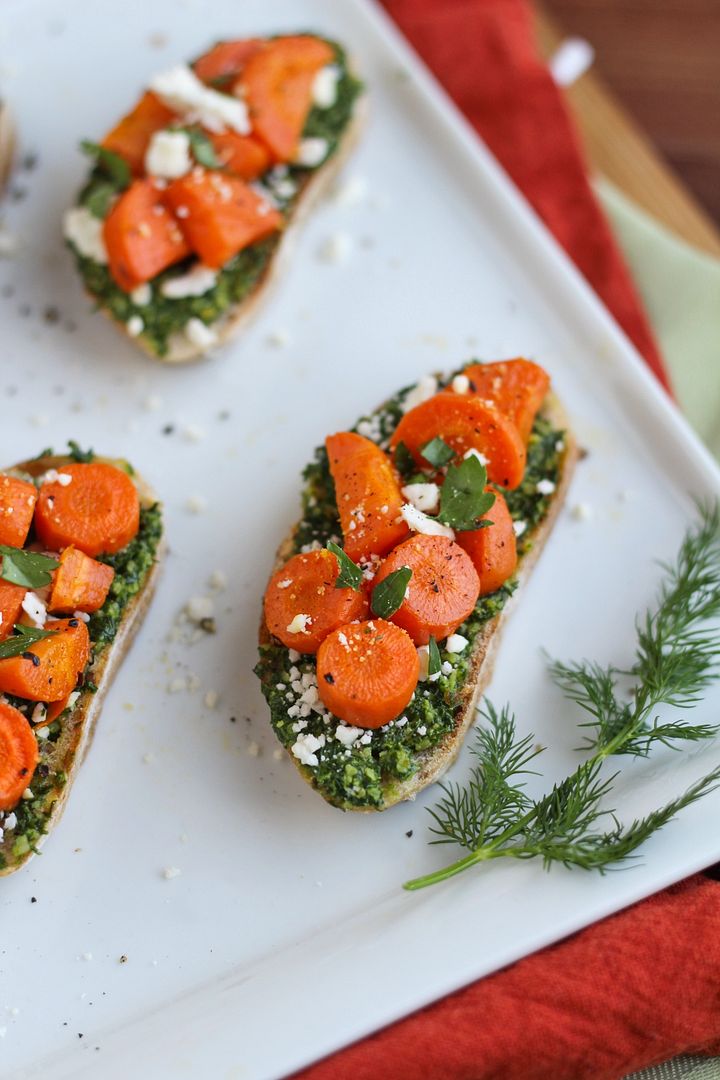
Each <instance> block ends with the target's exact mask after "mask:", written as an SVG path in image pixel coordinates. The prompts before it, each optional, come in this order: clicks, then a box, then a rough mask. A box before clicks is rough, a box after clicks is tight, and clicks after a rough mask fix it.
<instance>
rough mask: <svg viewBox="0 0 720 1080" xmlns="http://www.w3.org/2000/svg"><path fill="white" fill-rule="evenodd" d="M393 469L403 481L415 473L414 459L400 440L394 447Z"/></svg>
mask: <svg viewBox="0 0 720 1080" xmlns="http://www.w3.org/2000/svg"><path fill="white" fill-rule="evenodd" d="M395 468H396V469H397V471H398V472H399V473H400V475H401V476H402V477H403V478H404V479H405V478H407V477H408V476H410V475H412V473H414V472H415V458H414V457H413V456H412V454H411V453H410V451H409V450H408V448H407V446H406V445H405V443H404V442H402V440H401V441H400V442H399V443H398V444H397V446H396V447H395Z"/></svg>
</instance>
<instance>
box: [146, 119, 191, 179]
mask: <svg viewBox="0 0 720 1080" xmlns="http://www.w3.org/2000/svg"><path fill="white" fill-rule="evenodd" d="M192 167H193V159H192V157H191V155H190V136H189V135H188V134H187V132H186V131H156V132H155V134H154V135H153V136H152V138H151V139H150V142H149V144H148V148H147V150H146V152H145V171H146V172H147V173H148V174H149V175H150V176H162V177H163V178H165V179H167V180H176V179H177V178H178V177H179V176H185V174H186V173H189V172H190V170H191V169H192Z"/></svg>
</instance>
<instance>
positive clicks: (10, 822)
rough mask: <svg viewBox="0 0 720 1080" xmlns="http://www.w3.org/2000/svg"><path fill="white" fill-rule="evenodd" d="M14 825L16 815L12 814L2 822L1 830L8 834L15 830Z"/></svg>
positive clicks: (15, 823)
mask: <svg viewBox="0 0 720 1080" xmlns="http://www.w3.org/2000/svg"><path fill="white" fill-rule="evenodd" d="M16 825H17V814H14V813H13V814H8V815H7V817H6V818H5V820H4V821H3V828H4V829H7V830H8V832H10V831H11V830H12V829H14V828H15V826H16Z"/></svg>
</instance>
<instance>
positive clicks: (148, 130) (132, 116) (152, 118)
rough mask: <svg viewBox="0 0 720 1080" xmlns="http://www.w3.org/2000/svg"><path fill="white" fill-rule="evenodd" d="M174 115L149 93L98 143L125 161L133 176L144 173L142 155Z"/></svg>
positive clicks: (143, 155)
mask: <svg viewBox="0 0 720 1080" xmlns="http://www.w3.org/2000/svg"><path fill="white" fill-rule="evenodd" d="M174 119H175V114H174V113H173V111H172V110H171V109H168V107H167V105H165V104H163V102H162V101H161V100H160V98H159V97H157V96H156V95H155V94H153V93H152V92H151V91H150V90H148V92H147V93H146V94H143V96H142V97H141V98H140V100H139V102H138V103H137V105H136V106H135V108H134V109H133V110H132V112H129V113H128V114H127V116H124V117H123V118H122V120H121V121H120V123H119V124H117V125H116V126H115V127H114V128H113V129H112V131H109V132H108V133H107V135H106V136H105V138H104V139H103V141H102V145H103V146H104V147H105V149H106V150H112V151H113V153H115V154H119V155H120V157H122V158H124V159H125V161H127V163H128V165H129V166H130V168H131V169H132V171H133V173H134V174H135V175H136V176H142V174H143V173H144V171H145V153H146V151H147V148H148V144H149V142H150V139H151V138H152V136H153V135H154V134H155V132H156V131H160V130H161V129H162V128H164V127H167V126H168V124H169V123H170V122H171V121H172V120H174Z"/></svg>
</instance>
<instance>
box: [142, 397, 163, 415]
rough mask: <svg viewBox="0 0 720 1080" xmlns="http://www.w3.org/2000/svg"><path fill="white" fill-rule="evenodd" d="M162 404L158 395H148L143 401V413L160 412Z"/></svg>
mask: <svg viewBox="0 0 720 1080" xmlns="http://www.w3.org/2000/svg"><path fill="white" fill-rule="evenodd" d="M163 404H164V402H163V399H162V398H161V397H160V395H159V394H148V396H147V397H146V398H145V400H144V401H143V409H144V410H145V412H160V410H161V409H162V407H163Z"/></svg>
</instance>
